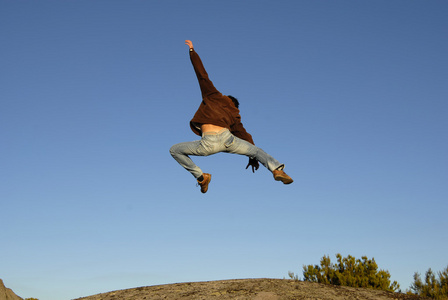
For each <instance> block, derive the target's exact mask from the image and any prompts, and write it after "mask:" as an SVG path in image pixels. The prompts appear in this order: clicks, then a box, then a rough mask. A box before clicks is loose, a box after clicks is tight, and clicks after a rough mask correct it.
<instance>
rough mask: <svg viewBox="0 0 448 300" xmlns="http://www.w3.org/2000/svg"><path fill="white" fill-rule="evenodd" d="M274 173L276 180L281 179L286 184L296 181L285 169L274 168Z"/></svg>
mask: <svg viewBox="0 0 448 300" xmlns="http://www.w3.org/2000/svg"><path fill="white" fill-rule="evenodd" d="M272 173H274V179H275V180H277V181H281V182H283V183H284V184H290V183H292V182H293V181H294V180H292V178H291V177H289V176H288V174H286V173H285V172H284V171H283V170H274V172H272Z"/></svg>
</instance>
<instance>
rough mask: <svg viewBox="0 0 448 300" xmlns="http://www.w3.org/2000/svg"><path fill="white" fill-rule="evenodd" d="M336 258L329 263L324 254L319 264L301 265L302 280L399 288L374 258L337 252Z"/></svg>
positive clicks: (379, 287)
mask: <svg viewBox="0 0 448 300" xmlns="http://www.w3.org/2000/svg"><path fill="white" fill-rule="evenodd" d="M336 258H337V263H335V264H332V263H331V260H330V257H329V256H324V257H322V259H321V260H320V266H318V265H314V266H313V265H308V266H303V280H304V281H310V282H318V283H326V284H333V285H343V286H350V287H362V288H373V289H379V290H385V291H392V292H393V291H396V290H398V289H399V288H400V285H399V284H398V283H397V282H396V281H394V282H392V283H391V281H390V274H389V271H385V270H378V265H377V264H376V262H375V259H374V258H372V259H367V257H366V256H363V257H362V259H355V258H354V257H353V256H351V255H349V256H347V257H345V258H342V256H341V254H339V253H338V254H336ZM289 276H290V277H291V278H293V276H294V274H293V273H291V272H290V273H289ZM296 277H297V276H296Z"/></svg>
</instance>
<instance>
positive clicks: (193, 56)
mask: <svg viewBox="0 0 448 300" xmlns="http://www.w3.org/2000/svg"><path fill="white" fill-rule="evenodd" d="M190 60H191V63H192V64H193V68H194V71H195V73H196V77H197V78H198V81H199V87H200V88H201V93H202V97H205V96H207V95H210V94H213V93H217V92H219V91H218V90H217V89H216V88H215V86H214V85H213V82H212V81H211V80H210V79H209V78H208V74H207V71H205V68H204V65H203V64H202V61H201V58H200V57H199V55H198V54H197V53H196V51H194V49H192V51H190Z"/></svg>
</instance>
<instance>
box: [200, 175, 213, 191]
mask: <svg viewBox="0 0 448 300" xmlns="http://www.w3.org/2000/svg"><path fill="white" fill-rule="evenodd" d="M202 176H203V177H204V180H202V181H199V180H198V184H199V185H200V186H201V192H202V193H204V194H205V193H207V191H208V184H209V183H210V181H211V180H212V175H211V174H207V173H203V174H202Z"/></svg>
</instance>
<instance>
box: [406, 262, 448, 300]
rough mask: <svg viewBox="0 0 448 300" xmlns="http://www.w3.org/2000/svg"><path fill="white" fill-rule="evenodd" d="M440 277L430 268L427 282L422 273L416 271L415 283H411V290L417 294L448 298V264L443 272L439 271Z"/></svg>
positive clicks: (442, 299) (426, 276)
mask: <svg viewBox="0 0 448 300" xmlns="http://www.w3.org/2000/svg"><path fill="white" fill-rule="evenodd" d="M438 275H439V279H436V275H435V274H434V272H433V271H432V270H431V268H429V269H428V271H426V273H425V282H423V281H422V279H421V277H420V274H419V273H417V272H415V273H414V283H413V284H411V290H412V292H414V293H415V294H417V295H420V296H426V297H430V298H433V299H437V300H444V299H448V266H447V267H446V268H445V270H443V271H442V272H438Z"/></svg>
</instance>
